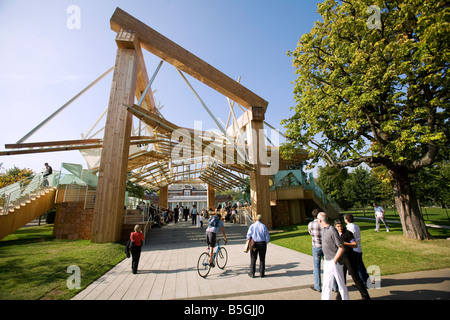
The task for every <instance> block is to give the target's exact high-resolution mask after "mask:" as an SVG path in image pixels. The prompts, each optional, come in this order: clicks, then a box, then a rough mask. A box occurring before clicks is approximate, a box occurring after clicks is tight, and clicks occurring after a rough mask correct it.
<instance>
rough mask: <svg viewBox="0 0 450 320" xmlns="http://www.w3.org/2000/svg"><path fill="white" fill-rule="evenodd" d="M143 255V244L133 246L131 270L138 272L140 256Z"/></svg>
mask: <svg viewBox="0 0 450 320" xmlns="http://www.w3.org/2000/svg"><path fill="white" fill-rule="evenodd" d="M140 257H141V246H133V247H131V258H132V260H131V271H132V272H133V273H137V269H138V264H139V258H140Z"/></svg>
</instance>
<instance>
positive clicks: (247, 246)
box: [244, 238, 255, 253]
mask: <svg viewBox="0 0 450 320" xmlns="http://www.w3.org/2000/svg"><path fill="white" fill-rule="evenodd" d="M254 245H255V241H253V238H250V239H248V240H247V241H245V247H244V252H245V253H247V252H248V251H249V250H253V251H255V249H254V248H253V246H254Z"/></svg>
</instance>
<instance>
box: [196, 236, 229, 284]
mask: <svg viewBox="0 0 450 320" xmlns="http://www.w3.org/2000/svg"><path fill="white" fill-rule="evenodd" d="M220 241H224V240H222V239H219V240H218V241H217V248H216V252H214V256H213V260H212V262H211V263H209V250H208V251H207V252H203V253H202V254H201V255H200V257H199V258H198V261H197V272H198V274H199V275H200V277H203V278H206V276H207V275H208V274H209V271H211V268H214V266H215V264H216V263H217V266H218V267H219V268H220V269H223V268H225V266H226V265H227V262H228V252H227V250H226V249H225V248H224V247H221V246H220ZM225 244H226V242H225V241H224V245H225ZM208 249H209V248H208Z"/></svg>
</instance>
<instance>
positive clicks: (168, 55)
mask: <svg viewBox="0 0 450 320" xmlns="http://www.w3.org/2000/svg"><path fill="white" fill-rule="evenodd" d="M110 23H111V29H112V30H114V31H116V32H118V31H120V29H126V30H133V31H134V32H136V35H137V37H139V40H140V43H141V46H142V47H143V48H144V49H146V50H148V51H149V52H151V53H153V54H154V55H156V56H158V57H160V58H161V59H163V60H165V61H167V62H169V63H170V64H172V65H173V66H175V67H176V68H178V69H180V70H182V71H184V72H186V73H187V74H189V75H191V76H192V77H194V78H196V79H198V80H200V81H201V82H203V83H205V84H206V85H208V86H210V87H211V88H213V89H214V90H216V91H218V92H220V93H222V94H223V95H225V96H226V97H228V98H230V99H231V100H233V101H235V102H237V103H239V104H240V105H242V106H243V107H245V108H251V107H252V106H258V107H262V108H264V110H266V108H267V105H268V102H267V101H265V100H264V99H262V98H261V97H259V96H258V95H256V94H255V93H253V92H252V91H250V90H249V89H247V88H246V87H244V86H243V85H241V84H240V83H238V82H237V81H235V80H233V79H231V78H230V77H228V76H227V75H225V74H224V73H222V72H221V71H219V70H217V69H216V68H214V67H213V66H211V65H209V64H208V63H206V62H205V61H203V60H201V59H200V58H198V57H197V56H195V55H194V54H192V53H190V52H189V51H187V50H186V49H184V48H182V47H181V46H179V45H178V44H176V43H175V42H173V41H171V40H169V39H168V38H166V37H164V36H163V35H161V34H160V33H158V32H157V31H155V30H153V29H152V28H150V27H149V26H147V25H146V24H144V23H142V22H141V21H139V20H138V19H136V18H134V17H133V16H131V15H130V14H128V13H127V12H125V11H123V10H122V9H120V8H117V9H116V11H115V12H114V14H113V16H112V17H111V20H110Z"/></svg>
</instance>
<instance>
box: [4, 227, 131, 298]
mask: <svg viewBox="0 0 450 320" xmlns="http://www.w3.org/2000/svg"><path fill="white" fill-rule="evenodd" d="M52 231H53V225H44V226H40V227H27V228H21V229H19V230H17V231H16V232H15V233H13V234H11V235H9V236H7V237H5V238H4V239H2V240H1V241H0V283H1V286H0V300H12V299H14V300H38V299H52V300H53V299H70V298H72V297H73V296H74V295H75V294H77V293H78V292H80V291H81V290H82V289H84V288H85V287H86V286H87V285H89V284H90V283H91V282H92V281H94V280H95V279H97V278H99V277H100V276H101V275H103V274H104V273H105V272H107V271H108V270H109V269H111V268H112V267H113V266H115V265H116V264H117V263H119V262H120V261H121V260H122V259H124V258H125V253H124V249H123V246H122V245H121V244H119V243H104V244H96V243H91V242H90V241H89V240H76V241H75V240H56V239H55V238H54V237H53V236H52ZM70 265H77V266H79V267H80V270H81V289H79V290H77V289H73V290H69V289H68V288H67V279H68V278H69V277H70V276H71V275H72V274H73V273H66V272H67V267H69V266H70Z"/></svg>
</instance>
